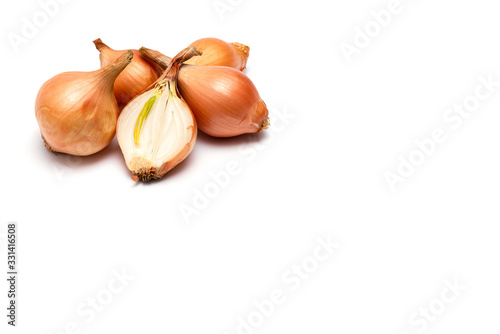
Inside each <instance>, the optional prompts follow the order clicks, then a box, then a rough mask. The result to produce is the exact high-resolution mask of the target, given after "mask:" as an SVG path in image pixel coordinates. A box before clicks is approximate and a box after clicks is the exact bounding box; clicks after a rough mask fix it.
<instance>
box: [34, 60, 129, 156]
mask: <svg viewBox="0 0 500 334" xmlns="http://www.w3.org/2000/svg"><path fill="white" fill-rule="evenodd" d="M133 56H134V54H133V52H132V51H126V52H125V53H124V54H123V55H122V56H121V57H119V58H118V59H117V60H116V61H115V62H114V63H112V64H110V65H107V66H105V67H103V68H101V69H100V70H97V71H93V72H66V73H62V74H59V75H57V76H55V77H53V78H52V79H50V80H48V81H47V82H45V83H44V84H43V85H42V87H41V88H40V90H39V92H38V96H37V98H36V101H35V115H36V119H37V122H38V126H39V127H40V132H41V135H42V139H43V140H44V143H45V146H46V147H47V148H48V149H49V150H51V151H53V152H60V153H67V154H72V155H78V156H87V155H91V154H94V153H97V152H99V151H100V150H102V149H103V148H105V147H106V146H107V145H108V144H109V143H110V142H111V140H112V139H113V137H114V135H115V132H116V121H117V119H118V113H119V111H118V105H117V102H116V99H115V95H114V92H113V85H114V82H115V80H116V78H117V77H118V76H119V75H120V73H121V72H122V71H123V70H124V69H125V68H126V67H127V65H128V64H129V63H130V62H131V61H132V58H133Z"/></svg>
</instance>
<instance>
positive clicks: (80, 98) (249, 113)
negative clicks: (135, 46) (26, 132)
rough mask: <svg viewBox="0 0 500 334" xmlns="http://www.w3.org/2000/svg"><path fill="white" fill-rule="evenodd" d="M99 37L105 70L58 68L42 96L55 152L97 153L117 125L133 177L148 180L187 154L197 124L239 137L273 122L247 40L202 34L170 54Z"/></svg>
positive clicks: (46, 133)
mask: <svg viewBox="0 0 500 334" xmlns="http://www.w3.org/2000/svg"><path fill="white" fill-rule="evenodd" d="M94 44H95V46H96V48H97V50H99V52H100V55H99V58H100V63H101V69H100V70H97V71H94V72H67V73H62V74H59V75H57V76H55V77H53V78H52V79H50V80H49V81H47V82H46V83H45V84H43V86H42V87H41V88H40V91H39V93H38V96H37V98H36V102H35V114H36V118H37V121H38V125H39V127H40V132H41V135H42V139H43V141H44V143H45V146H46V147H47V148H48V149H49V150H51V151H53V152H56V153H66V154H72V155H79V156H86V155H91V154H94V153H96V152H99V151H100V150H102V149H103V148H105V147H106V146H107V145H108V144H109V143H110V142H111V140H112V139H113V137H114V136H115V133H116V134H117V138H118V143H119V145H120V148H121V150H122V152H123V155H124V158H125V162H126V164H127V167H128V168H129V169H130V171H131V172H132V174H133V179H134V180H136V181H137V180H141V181H145V182H147V181H150V180H153V179H159V178H161V177H162V176H163V175H165V174H166V173H167V172H168V171H169V170H171V169H172V168H174V167H175V166H176V165H178V164H179V163H181V162H182V161H183V160H184V159H185V158H187V156H188V155H189V153H190V152H191V151H192V150H193V147H194V144H195V142H196V137H197V129H198V128H199V129H200V130H201V131H203V132H205V133H206V134H208V135H210V136H214V137H233V136H238V135H241V134H246V133H259V132H261V131H262V130H263V129H266V128H267V127H268V126H269V117H268V114H269V112H268V110H267V107H266V105H265V103H264V101H263V100H262V99H261V97H260V95H259V93H258V91H257V89H256V87H255V85H254V84H253V83H252V81H251V80H250V79H249V78H248V77H247V76H246V75H245V74H244V73H243V72H242V71H243V70H244V69H245V68H246V64H247V60H248V56H249V50H250V48H249V47H248V46H246V45H243V44H240V43H226V42H224V41H222V40H220V39H216V38H203V39H200V40H197V41H195V42H193V43H191V44H190V45H189V46H188V47H187V48H186V49H184V50H182V51H181V52H180V53H178V54H177V55H176V56H175V57H174V58H173V59H172V58H169V57H167V56H165V55H164V54H162V53H160V52H158V51H154V50H151V49H146V48H141V49H140V50H128V51H127V50H114V49H112V48H110V47H109V46H107V45H106V44H104V43H103V42H102V40H101V39H96V40H95V41H94Z"/></svg>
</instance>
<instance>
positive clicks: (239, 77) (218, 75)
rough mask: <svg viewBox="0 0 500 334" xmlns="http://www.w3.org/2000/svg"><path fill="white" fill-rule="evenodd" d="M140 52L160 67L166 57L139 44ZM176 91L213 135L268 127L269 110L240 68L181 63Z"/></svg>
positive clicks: (245, 131)
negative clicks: (177, 89) (177, 90)
mask: <svg viewBox="0 0 500 334" xmlns="http://www.w3.org/2000/svg"><path fill="white" fill-rule="evenodd" d="M140 51H141V54H142V55H143V56H144V57H146V58H148V59H151V60H153V61H155V62H156V63H157V64H158V65H159V66H161V67H162V68H166V67H167V66H168V64H169V58H168V57H166V56H165V55H163V54H162V53H160V52H158V51H155V50H151V49H147V48H141V49H140ZM178 81H179V92H180V94H181V96H182V97H183V98H184V99H185V101H186V102H187V104H188V105H189V106H190V107H191V110H192V111H193V113H194V115H195V117H196V121H197V123H198V127H199V129H200V130H201V131H203V132H204V133H206V134H208V135H210V136H213V137H234V136H238V135H241V134H245V133H259V132H261V131H262V130H264V129H266V128H268V127H269V125H270V124H269V111H268V109H267V107H266V104H265V103H264V101H263V100H262V99H261V97H260V95H259V93H258V91H257V88H256V87H255V85H254V84H253V83H252V81H251V80H250V79H249V78H248V77H247V76H246V75H245V74H243V73H242V72H240V71H238V70H236V69H234V68H230V67H225V66H196V65H182V66H181V68H180V71H179V75H178Z"/></svg>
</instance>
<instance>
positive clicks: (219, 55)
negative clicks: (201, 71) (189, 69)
mask: <svg viewBox="0 0 500 334" xmlns="http://www.w3.org/2000/svg"><path fill="white" fill-rule="evenodd" d="M189 46H192V47H195V48H196V49H197V50H199V51H200V52H201V54H202V55H201V57H193V58H191V59H190V60H188V61H187V62H185V64H190V65H198V66H227V67H232V68H235V69H237V70H240V71H243V70H244V69H245V67H246V65H247V60H248V57H249V55H250V48H249V47H248V46H246V45H244V44H241V43H226V42H224V41H223V40H221V39H218V38H202V39H199V40H197V41H195V42H193V43H191V44H190V45H189Z"/></svg>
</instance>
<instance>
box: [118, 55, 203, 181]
mask: <svg viewBox="0 0 500 334" xmlns="http://www.w3.org/2000/svg"><path fill="white" fill-rule="evenodd" d="M196 54H197V53H196V52H194V49H186V50H184V51H182V52H181V53H179V55H177V56H176V57H175V58H174V59H173V60H172V63H171V66H170V67H169V68H168V69H167V71H166V72H165V73H164V75H162V77H160V78H159V79H158V82H157V83H156V85H155V87H154V88H153V89H150V90H148V91H146V92H145V93H143V94H141V95H140V96H138V97H137V98H135V99H134V100H132V102H130V103H129V104H128V105H127V106H126V107H125V109H123V111H122V113H121V115H120V117H119V119H118V128H117V138H118V143H119V144H120V148H121V150H122V152H123V156H124V158H125V163H126V164H127V167H128V168H129V170H130V171H131V172H132V174H133V177H132V179H133V180H135V181H138V180H141V181H144V182H148V181H151V180H154V179H159V178H161V177H163V175H165V174H166V173H167V172H168V171H169V170H171V169H172V168H174V167H175V166H176V165H178V164H179V163H181V162H182V161H183V160H184V159H185V158H186V157H187V156H188V155H189V153H190V152H191V150H192V149H193V147H194V144H195V142H196V137H197V126H196V120H195V118H194V115H193V113H192V112H191V109H190V108H189V106H188V105H187V104H186V102H184V100H182V98H181V97H180V96H179V95H178V93H177V84H176V82H177V80H176V78H177V74H178V71H179V67H180V64H182V62H183V61H184V60H186V59H189V58H190V57H192V56H194V55H196Z"/></svg>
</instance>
